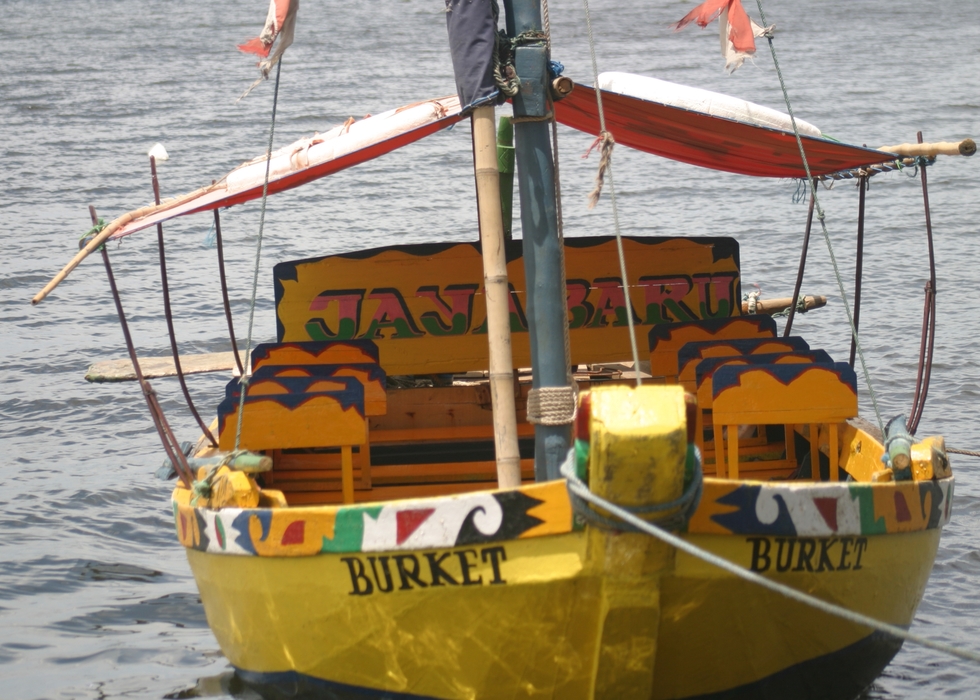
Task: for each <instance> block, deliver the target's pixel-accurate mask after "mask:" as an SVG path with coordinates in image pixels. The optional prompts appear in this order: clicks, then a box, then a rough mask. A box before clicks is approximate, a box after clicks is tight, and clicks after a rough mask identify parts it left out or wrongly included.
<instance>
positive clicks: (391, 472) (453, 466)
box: [268, 459, 534, 491]
mask: <svg viewBox="0 0 980 700" xmlns="http://www.w3.org/2000/svg"><path fill="white" fill-rule="evenodd" d="M270 474H273V475H274V478H273V479H271V480H268V483H269V484H270V485H272V484H274V485H275V486H276V487H277V488H280V489H284V490H287V491H333V490H336V489H339V488H340V486H341V470H340V468H339V467H337V468H334V469H329V468H328V469H296V470H290V471H280V470H279V469H278V468H277V469H276V470H275V472H270ZM354 474H355V475H359V474H360V471H359V470H358V469H357V468H355V469H354ZM521 477H522V478H523V479H534V460H533V459H522V460H521ZM496 478H497V471H496V464H495V462H493V461H492V460H487V461H480V462H465V463H462V464H457V463H452V462H449V463H446V462H436V463H432V464H394V465H388V466H384V467H371V479H372V483H373V485H374V487H375V488H377V487H379V486H399V485H408V484H438V483H453V482H459V483H463V482H472V481H487V482H491V481H494V480H495V479H496ZM358 488H359V490H366V489H361V488H360V487H358Z"/></svg>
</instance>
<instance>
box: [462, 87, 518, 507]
mask: <svg viewBox="0 0 980 700" xmlns="http://www.w3.org/2000/svg"><path fill="white" fill-rule="evenodd" d="M472 124H473V171H474V174H475V176H476V198H477V205H478V208H479V216H480V240H481V243H482V248H483V280H484V289H485V290H486V301H487V331H488V333H487V336H488V340H489V343H490V398H491V401H492V403H493V428H494V430H493V434H494V445H495V447H496V454H497V484H498V486H499V487H500V488H514V487H517V486H520V485H521V455H520V450H519V449H518V444H517V409H516V406H515V403H514V360H513V354H512V352H511V344H510V305H509V303H508V302H509V298H510V288H509V286H508V284H507V251H506V248H505V246H504V226H503V217H502V215H501V211H500V175H499V173H498V170H497V135H496V132H497V130H496V125H495V124H494V108H493V107H492V106H486V107H477V108H476V109H475V110H474V111H473V116H472Z"/></svg>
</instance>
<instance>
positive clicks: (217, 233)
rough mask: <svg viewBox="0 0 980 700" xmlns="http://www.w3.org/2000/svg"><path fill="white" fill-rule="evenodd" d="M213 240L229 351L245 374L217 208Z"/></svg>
mask: <svg viewBox="0 0 980 700" xmlns="http://www.w3.org/2000/svg"><path fill="white" fill-rule="evenodd" d="M214 240H215V243H216V244H217V246H218V274H219V275H220V276H221V299H222V301H223V302H224V304H225V319H227V321H228V337H229V338H230V339H231V352H232V354H233V355H234V356H235V364H236V365H238V373H239V374H240V375H244V374H245V368H244V367H243V366H242V358H241V357H240V356H239V354H238V341H237V340H235V325H234V323H232V320H231V302H230V301H229V300H228V279H227V277H226V276H225V246H224V242H223V241H222V239H221V217H220V216H219V215H218V210H217V209H215V210H214Z"/></svg>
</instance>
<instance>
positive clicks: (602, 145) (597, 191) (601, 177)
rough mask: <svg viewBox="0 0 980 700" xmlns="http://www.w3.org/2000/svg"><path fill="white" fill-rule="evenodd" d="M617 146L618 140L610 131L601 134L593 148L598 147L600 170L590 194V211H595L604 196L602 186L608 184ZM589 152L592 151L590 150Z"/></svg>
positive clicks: (597, 172)
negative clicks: (602, 195)
mask: <svg viewBox="0 0 980 700" xmlns="http://www.w3.org/2000/svg"><path fill="white" fill-rule="evenodd" d="M615 145H616V139H614V138H613V135H612V134H610V133H609V132H608V131H603V132H602V133H600V134H599V137H598V138H597V139H596V140H595V143H594V144H593V148H596V147H597V148H598V149H599V169H598V170H597V171H596V174H595V187H594V188H593V189H592V192H590V193H589V209H595V205H596V204H598V203H599V196H600V195H601V194H602V186H603V184H605V182H606V171H607V170H609V163H610V161H611V160H612V152H613V147H615ZM589 150H590V151H591V150H592V149H591V148H590V149H589ZM586 155H588V154H586Z"/></svg>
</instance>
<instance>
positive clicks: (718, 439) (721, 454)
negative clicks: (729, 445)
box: [711, 421, 725, 479]
mask: <svg viewBox="0 0 980 700" xmlns="http://www.w3.org/2000/svg"><path fill="white" fill-rule="evenodd" d="M711 430H712V435H713V436H714V443H715V475H716V476H717V477H718V478H719V479H724V478H725V438H724V435H723V434H722V433H723V431H724V430H725V428H724V426H721V425H718V424H717V423H715V422H714V421H712V426H711Z"/></svg>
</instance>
